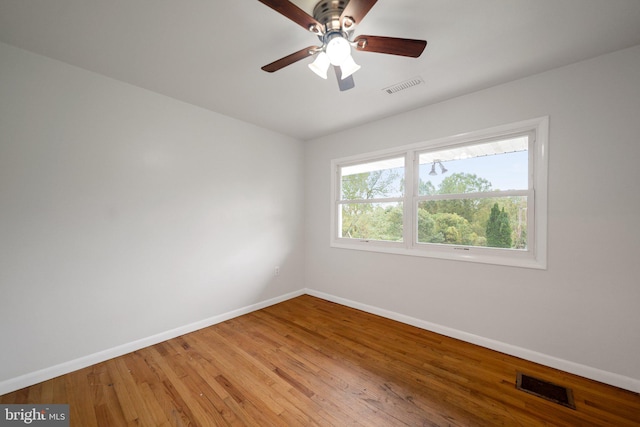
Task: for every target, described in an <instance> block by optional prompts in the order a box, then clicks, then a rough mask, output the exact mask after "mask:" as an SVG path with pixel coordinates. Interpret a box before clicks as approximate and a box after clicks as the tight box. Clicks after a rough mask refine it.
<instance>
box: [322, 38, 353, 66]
mask: <svg viewBox="0 0 640 427" xmlns="http://www.w3.org/2000/svg"><path fill="white" fill-rule="evenodd" d="M326 52H327V55H328V56H329V62H330V63H331V65H336V66H339V65H342V63H343V62H344V61H345V60H347V58H349V57H350V56H351V45H350V44H349V41H348V40H347V39H345V38H344V37H342V36H337V37H333V38H332V39H331V40H329V42H328V43H327V48H326Z"/></svg>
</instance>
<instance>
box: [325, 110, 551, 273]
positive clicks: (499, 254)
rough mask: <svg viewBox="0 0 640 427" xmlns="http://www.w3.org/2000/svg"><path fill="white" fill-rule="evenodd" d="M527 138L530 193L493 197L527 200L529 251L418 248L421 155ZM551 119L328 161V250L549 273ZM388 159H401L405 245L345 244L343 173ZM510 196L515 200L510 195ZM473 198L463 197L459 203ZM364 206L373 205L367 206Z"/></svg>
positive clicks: (355, 241) (351, 241) (347, 241)
mask: <svg viewBox="0 0 640 427" xmlns="http://www.w3.org/2000/svg"><path fill="white" fill-rule="evenodd" d="M521 134H530V135H531V136H530V140H529V150H528V153H529V188H528V190H523V191H515V192H506V191H502V192H500V193H497V194H496V195H498V196H509V195H526V196H527V216H528V217H527V236H528V239H527V249H523V250H513V249H503V248H489V247H477V246H456V245H440V244H425V243H418V242H417V239H418V233H417V228H418V227H417V209H418V203H419V202H420V201H422V200H424V199H425V198H426V196H420V195H418V194H417V188H418V179H419V177H418V175H419V174H418V167H419V165H418V162H419V159H418V157H419V154H420V153H422V152H425V151H433V150H436V149H445V148H449V147H453V146H460V145H469V144H473V143H481V142H483V141H486V140H494V139H499V138H503V137H510V136H514V135H521ZM548 153H549V117H548V116H545V117H539V118H535V119H531V120H525V121H521V122H517V123H511V124H507V125H503V126H497V127H493V128H490V129H484V130H480V131H474V132H468V133H464V134H460V135H455V136H451V137H446V138H440V139H436V140H431V141H426V142H420V143H417V144H411V145H405V146H401V147H396V148H393V149H389V150H382V151H376V152H373V153H366V154H362V155H356V156H350V157H343V158H340V159H334V160H332V161H331V189H332V190H331V224H330V226H331V239H330V246H331V247H334V248H342V249H355V250H364V251H373V252H385V253H392V254H400V255H411V256H422V257H431V258H439V259H448V260H456V261H470V262H479V263H486V264H497V265H507V266H514V267H525V268H536V269H546V268H547V182H548V156H549V154H548ZM391 157H404V158H405V181H404V182H405V194H404V198H403V200H402V204H403V212H404V216H403V241H402V242H387V241H379V240H363V239H350V238H343V237H340V236H339V235H338V233H339V229H340V227H339V225H340V224H339V218H340V209H341V204H343V203H344V201H341V200H340V197H341V191H340V190H341V189H340V185H341V179H340V178H341V173H340V171H341V168H342V167H346V166H352V165H355V164H359V163H367V162H373V161H377V160H383V159H385V158H391ZM512 193H513V194H512ZM470 196H471V197H472V196H473V194H465V195H464V196H463V197H465V198H468V197H470ZM367 202H374V201H370V200H368V201H367Z"/></svg>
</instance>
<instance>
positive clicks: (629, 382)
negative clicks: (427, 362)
mask: <svg viewBox="0 0 640 427" xmlns="http://www.w3.org/2000/svg"><path fill="white" fill-rule="evenodd" d="M305 293H306V294H308V295H311V296H314V297H318V298H322V299H324V300H327V301H331V302H335V303H337V304H341V305H345V306H347V307H351V308H355V309H358V310H362V311H365V312H367V313H371V314H375V315H378V316H381V317H385V318H387V319H391V320H396V321H398V322H401V323H405V324H408V325H411V326H415V327H418V328H420V329H425V330H427V331H431V332H435V333H438V334H440V335H444V336H447V337H451V338H456V339H459V340H462V341H465V342H468V343H471V344H476V345H479V346H481V347H485V348H489V349H491V350H495V351H499V352H501V353H505V354H508V355H510V356H515V357H519V358H521V359H525V360H528V361H531V362H535V363H539V364H541V365H544V366H549V367H551V368H555V369H560V370H562V371H565V372H569V373H571V374H574V375H579V376H581V377H585V378H588V379H591V380H594V381H598V382H601V383H604V384H609V385H612V386H615V387H619V388H623V389H625V390H630V391H633V392H635V393H640V380H638V379H635V378H630V377H625V376H623V375H619V374H615V373H613V372H608V371H603V370H601V369H596V368H592V367H590V366H586V365H581V364H579V363H575V362H570V361H568V360H564V359H559V358H557V357H553V356H549V355H547V354H543V353H538V352H536V351H532V350H528V349H526V348H522V347H518V346H515V345H511V344H506V343H503V342H500V341H496V340H492V339H489V338H484V337H481V336H478V335H474V334H470V333H467V332H463V331H459V330H457V329H453V328H448V327H446V326H442V325H438V324H436V323H431V322H427V321H425V320H420V319H416V318H414V317H410V316H405V315H404V314H399V313H395V312H393V311H389V310H385V309H382V308H378V307H374V306H371V305H367V304H362V303H359V302H356V301H351V300H348V299H345V298H341V297H337V296H335V295H330V294H326V293H324V292H319V291H315V290H313V289H306V290H305Z"/></svg>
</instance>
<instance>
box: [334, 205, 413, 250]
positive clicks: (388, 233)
mask: <svg viewBox="0 0 640 427" xmlns="http://www.w3.org/2000/svg"><path fill="white" fill-rule="evenodd" d="M340 213H341V219H342V220H341V223H342V228H341V230H340V237H344V238H350V239H366V240H387V241H392V242H401V241H402V203H351V204H344V205H341V212H340Z"/></svg>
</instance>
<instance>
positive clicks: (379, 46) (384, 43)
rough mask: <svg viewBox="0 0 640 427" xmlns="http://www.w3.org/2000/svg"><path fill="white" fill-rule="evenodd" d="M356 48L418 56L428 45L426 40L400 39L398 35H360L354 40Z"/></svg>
mask: <svg viewBox="0 0 640 427" xmlns="http://www.w3.org/2000/svg"><path fill="white" fill-rule="evenodd" d="M353 41H354V42H355V43H356V49H358V50H361V51H364V52H376V53H386V54H389V55H400V56H410V57H412V58H417V57H419V56H420V55H422V52H423V51H424V48H425V47H427V41H426V40H415V39H400V38H397V37H381V36H363V35H361V36H358V37H356V38H355V39H354V40H353Z"/></svg>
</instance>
